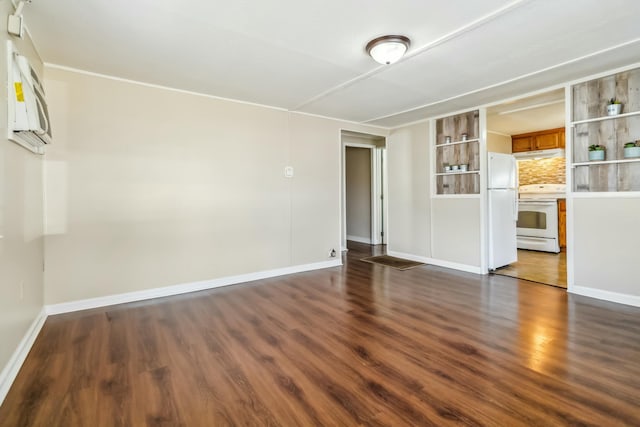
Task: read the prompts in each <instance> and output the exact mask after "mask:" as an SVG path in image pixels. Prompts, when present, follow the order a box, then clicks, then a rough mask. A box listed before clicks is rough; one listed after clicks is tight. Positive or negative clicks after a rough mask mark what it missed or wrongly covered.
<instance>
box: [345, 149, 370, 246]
mask: <svg viewBox="0 0 640 427" xmlns="http://www.w3.org/2000/svg"><path fill="white" fill-rule="evenodd" d="M371 151H372V150H370V149H368V148H358V147H346V149H345V191H346V197H345V199H346V205H347V206H346V216H347V218H346V222H347V239H348V240H355V241H360V242H363V243H371Z"/></svg>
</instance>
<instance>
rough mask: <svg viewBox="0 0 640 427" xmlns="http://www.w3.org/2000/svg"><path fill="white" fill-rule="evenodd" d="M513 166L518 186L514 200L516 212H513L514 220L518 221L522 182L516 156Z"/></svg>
mask: <svg viewBox="0 0 640 427" xmlns="http://www.w3.org/2000/svg"><path fill="white" fill-rule="evenodd" d="M512 162H513V166H512V170H513V175H514V182H515V184H516V188H515V192H516V197H515V202H514V212H513V220H514V221H516V222H518V208H519V206H518V197H519V194H520V193H519V190H520V182H519V180H518V161H517V160H516V158H515V157H514V158H513V160H512Z"/></svg>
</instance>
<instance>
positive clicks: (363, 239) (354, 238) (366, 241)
mask: <svg viewBox="0 0 640 427" xmlns="http://www.w3.org/2000/svg"><path fill="white" fill-rule="evenodd" d="M347 240H351V241H352V242H358V243H364V244H366V245H370V244H371V239H370V238H369V237H359V236H349V235H347Z"/></svg>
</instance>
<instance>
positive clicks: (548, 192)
mask: <svg viewBox="0 0 640 427" xmlns="http://www.w3.org/2000/svg"><path fill="white" fill-rule="evenodd" d="M566 193H567V185H566V184H529V185H521V186H520V188H519V189H518V194H519V195H520V200H521V201H524V200H531V199H534V200H543V199H547V200H555V201H557V200H558V199H564V198H565V197H566Z"/></svg>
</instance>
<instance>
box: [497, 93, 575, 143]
mask: <svg viewBox="0 0 640 427" xmlns="http://www.w3.org/2000/svg"><path fill="white" fill-rule="evenodd" d="M564 125H565V102H564V90H563V89H558V90H554V91H549V92H545V93H541V94H538V95H535V96H529V97H526V98H521V99H517V100H513V101H509V102H504V103H502V104H499V105H495V106H493V107H490V108H488V109H487V129H488V130H489V131H493V132H498V133H502V134H505V135H517V134H520V133H527V132H535V131H539V130H546V129H555V128H559V127H564Z"/></svg>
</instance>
